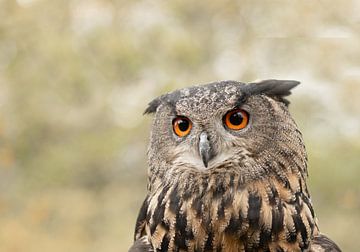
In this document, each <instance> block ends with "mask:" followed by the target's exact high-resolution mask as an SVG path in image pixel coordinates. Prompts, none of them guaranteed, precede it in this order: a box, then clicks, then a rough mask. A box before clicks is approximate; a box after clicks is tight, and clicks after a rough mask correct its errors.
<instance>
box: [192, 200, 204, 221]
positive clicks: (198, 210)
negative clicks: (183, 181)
mask: <svg viewBox="0 0 360 252" xmlns="http://www.w3.org/2000/svg"><path fill="white" fill-rule="evenodd" d="M201 207H202V198H201V195H198V196H196V197H195V198H194V201H193V203H192V205H191V208H192V209H194V210H195V211H196V217H197V218H200V217H201V215H202V209H201Z"/></svg>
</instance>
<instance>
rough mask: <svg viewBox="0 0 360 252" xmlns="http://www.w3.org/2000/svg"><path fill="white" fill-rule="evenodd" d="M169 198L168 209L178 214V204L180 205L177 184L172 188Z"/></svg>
mask: <svg viewBox="0 0 360 252" xmlns="http://www.w3.org/2000/svg"><path fill="white" fill-rule="evenodd" d="M169 198H170V205H169V209H170V211H171V212H173V213H175V214H178V213H179V210H180V206H181V204H180V200H181V198H180V197H179V195H178V185H177V184H176V185H175V186H174V188H173V189H172V191H171V193H170V196H169Z"/></svg>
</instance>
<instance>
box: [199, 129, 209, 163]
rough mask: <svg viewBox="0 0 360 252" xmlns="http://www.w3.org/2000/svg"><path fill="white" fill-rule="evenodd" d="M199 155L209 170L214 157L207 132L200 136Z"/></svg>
mask: <svg viewBox="0 0 360 252" xmlns="http://www.w3.org/2000/svg"><path fill="white" fill-rule="evenodd" d="M199 153H200V156H201V159H202V161H203V163H204V166H205V167H206V168H207V167H208V163H209V160H210V159H211V157H212V155H211V146H210V142H209V138H208V135H207V133H206V132H202V133H201V134H200V141H199Z"/></svg>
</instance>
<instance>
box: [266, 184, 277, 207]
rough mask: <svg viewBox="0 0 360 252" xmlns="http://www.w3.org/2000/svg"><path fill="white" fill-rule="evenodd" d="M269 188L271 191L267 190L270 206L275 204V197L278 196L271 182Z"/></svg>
mask: <svg viewBox="0 0 360 252" xmlns="http://www.w3.org/2000/svg"><path fill="white" fill-rule="evenodd" d="M270 190H271V192H268V198H269V203H270V206H274V205H275V204H276V199H277V198H278V197H279V193H278V191H277V190H276V188H275V186H274V185H273V184H271V185H270Z"/></svg>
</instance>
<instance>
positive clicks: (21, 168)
mask: <svg viewBox="0 0 360 252" xmlns="http://www.w3.org/2000/svg"><path fill="white" fill-rule="evenodd" d="M359 13H360V2H359V1H356V0H354V1H347V0H344V1H341V0H334V1H326V0H321V1H320V0H304V1H286V0H264V1H260V0H256V1H253V0H239V1H228V0H227V1H190V0H174V1H151V0H142V1H131V0H102V1H100V0H71V1H65V0H64V1H62V0H58V1H50V0H16V1H15V0H0V17H1V20H0V251H4V252H18V251H21V252H22V251H29V252H32V251H34V252H35V251H36V252H37V251H54V252H57V251H74V252H75V251H76V252H79V251H80V252H81V251H90V252H91V251H104V252H110V251H127V248H128V247H129V246H130V244H131V242H132V236H133V229H134V223H135V219H136V215H137V212H138V209H139V207H140V205H141V203H142V200H143V198H144V196H145V193H146V148H147V147H146V146H147V143H148V136H149V129H150V122H151V118H150V117H149V116H142V112H143V111H144V109H145V107H146V104H147V103H148V102H149V101H150V100H151V99H152V98H154V97H155V96H157V95H159V94H161V93H164V92H167V91H171V90H173V89H175V88H181V87H185V86H189V85H192V84H199V83H206V82H210V81H214V80H223V79H234V80H240V81H245V82H246V81H253V80H256V79H266V78H279V79H296V80H300V81H301V82H302V85H301V86H299V87H297V88H296V89H295V90H294V92H293V95H292V97H291V98H290V100H291V102H292V104H291V107H290V109H291V112H292V114H293V116H294V117H295V119H296V120H297V122H298V124H299V127H300V128H301V130H302V132H303V134H304V138H305V142H306V144H307V150H308V152H309V174H310V177H309V186H310V191H311V193H312V196H313V202H314V206H315V210H316V212H317V215H318V219H319V223H320V228H321V230H322V231H323V232H324V233H327V234H328V235H329V236H330V237H332V238H333V239H334V240H335V241H336V242H338V243H339V245H340V246H341V247H342V249H343V250H344V251H358V239H359V234H360V197H359V194H360V183H359V180H360V15H359Z"/></svg>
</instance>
